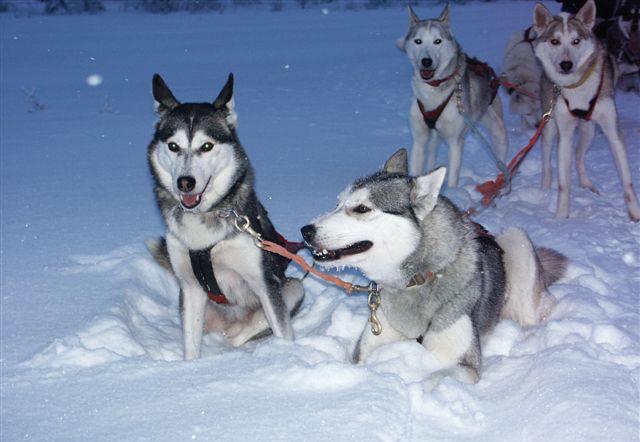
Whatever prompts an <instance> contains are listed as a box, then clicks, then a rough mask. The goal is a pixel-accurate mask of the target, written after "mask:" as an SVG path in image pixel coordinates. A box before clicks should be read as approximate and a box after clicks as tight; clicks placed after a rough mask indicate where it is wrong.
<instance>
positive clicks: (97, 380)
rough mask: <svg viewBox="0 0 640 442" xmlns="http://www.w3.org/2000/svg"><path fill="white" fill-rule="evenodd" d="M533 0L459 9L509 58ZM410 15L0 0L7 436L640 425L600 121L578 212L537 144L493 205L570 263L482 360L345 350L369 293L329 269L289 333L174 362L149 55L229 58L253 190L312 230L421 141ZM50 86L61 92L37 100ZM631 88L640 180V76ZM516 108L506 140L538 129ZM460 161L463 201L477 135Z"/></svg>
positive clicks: (480, 170)
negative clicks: (542, 303) (533, 321)
mask: <svg viewBox="0 0 640 442" xmlns="http://www.w3.org/2000/svg"><path fill="white" fill-rule="evenodd" d="M532 6H533V5H532V4H531V3H528V2H497V3H488V4H486V3H479V2H478V3H471V4H468V5H466V6H453V8H452V21H453V28H454V31H455V34H456V36H457V37H458V39H459V40H460V41H461V43H462V45H463V47H464V48H465V50H466V51H467V52H469V53H470V54H473V55H476V56H478V57H480V58H482V59H485V60H487V61H489V62H490V63H491V64H492V65H493V66H494V67H496V70H498V71H499V69H500V64H501V57H502V55H501V54H502V49H503V47H504V44H505V43H506V41H507V38H508V37H509V35H510V34H511V33H512V32H514V31H515V30H517V29H519V28H523V27H526V26H528V24H529V21H530V17H531V9H532ZM549 7H550V8H552V9H554V10H557V7H558V4H557V3H555V2H549ZM325 12H326V11H325ZM439 12H440V11H439V9H438V10H436V9H429V8H420V9H419V10H418V13H419V14H420V15H423V16H436V15H437V14H438V13H439ZM406 24H407V18H406V13H405V11H403V10H400V9H398V10H379V11H364V12H357V13H353V12H331V13H323V12H322V11H321V10H312V11H306V12H305V11H287V12H285V13H267V12H250V11H235V12H232V13H225V14H222V15H219V14H208V15H189V14H173V15H167V16H160V15H148V14H137V13H130V14H118V13H108V14H103V15H98V16H82V17H53V18H52V17H43V16H39V17H31V18H13V17H12V16H10V15H7V14H4V15H0V29H1V33H2V34H1V40H0V45H1V48H2V54H1V58H2V62H1V69H2V71H1V73H2V77H1V78H2V79H1V81H2V84H1V90H0V93H1V115H0V125H1V126H0V136H1V143H2V146H1V150H2V165H1V167H2V171H1V172H2V173H1V175H2V183H1V184H2V186H1V187H2V199H1V204H2V206H1V212H0V216H1V222H2V226H1V227H2V231H1V241H2V244H1V247H0V259H1V270H2V273H1V285H0V289H1V292H2V294H1V315H2V317H1V324H0V326H1V329H0V331H1V352H2V354H1V361H0V362H1V367H2V380H1V390H2V391H1V397H0V399H1V426H0V439H1V440H3V441H4V440H6V441H13V440H22V439H32V440H56V441H59V440H82V441H86V440H154V441H158V440H163V441H174V440H192V439H200V440H202V439H204V440H214V439H215V440H236V441H251V440H308V441H327V440H334V441H342V440H364V439H373V440H384V441H412V440H413V441H424V440H464V439H474V440H483V441H485V440H490V441H505V440H526V441H585V440H590V441H605V440H606V441H631V440H638V439H639V428H640V423H639V422H640V419H639V407H640V399H639V390H638V385H639V384H638V382H639V377H640V325H639V324H640V315H639V307H638V305H639V304H638V300H639V296H640V295H639V293H640V247H639V244H640V226H638V225H633V224H631V223H630V222H629V221H628V218H627V216H626V211H625V208H624V203H623V199H622V191H621V188H620V184H619V179H618V175H617V173H616V171H615V167H614V164H613V161H612V159H611V155H610V153H609V150H608V147H607V143H606V141H605V139H604V138H603V136H602V135H601V134H599V135H597V136H596V139H595V144H594V146H593V147H592V149H591V151H590V152H589V156H588V169H589V172H590V173H591V175H592V176H593V178H594V182H595V184H596V185H597V186H598V187H599V189H600V191H601V194H602V195H601V196H597V195H594V194H592V193H591V192H589V191H586V190H583V189H579V188H578V187H577V179H576V177H575V176H574V183H575V184H574V188H573V189H572V198H571V203H572V209H571V219H569V220H558V219H555V218H554V216H553V210H554V206H555V198H556V191H555V190H552V191H543V190H541V189H540V187H539V181H540V173H539V169H540V155H539V152H538V151H534V153H533V154H532V156H531V158H529V159H527V161H526V162H525V164H524V167H523V169H522V173H521V174H520V175H519V176H518V177H517V178H516V181H515V186H514V189H513V192H512V193H511V194H510V195H509V196H507V197H505V198H503V199H502V200H500V201H499V202H498V203H497V207H494V208H490V209H488V210H487V211H485V212H484V213H482V214H481V216H479V217H478V221H479V222H481V223H483V224H485V225H486V226H487V227H488V228H489V229H490V230H492V231H495V232H498V231H500V230H501V229H503V228H505V227H506V226H511V225H515V226H521V227H523V228H525V229H526V230H527V231H528V232H529V234H530V235H531V237H532V238H533V240H534V241H535V242H536V243H538V244H541V245H545V246H550V247H554V248H556V249H558V250H560V251H562V252H563V253H565V254H566V255H567V256H568V257H569V258H570V259H571V266H570V269H569V274H568V276H567V277H566V278H565V279H563V280H562V281H561V282H560V283H559V284H557V285H555V286H554V287H553V288H552V293H553V294H554V295H555V296H556V297H557V299H558V304H557V307H556V309H555V311H554V312H553V314H552V316H551V318H550V320H549V321H548V323H545V324H543V325H540V326H537V327H532V328H530V329H521V328H520V327H518V326H517V325H515V324H514V323H512V322H508V321H503V322H502V323H500V324H499V325H498V327H497V329H496V330H495V332H494V333H493V334H492V336H491V337H490V338H489V339H488V341H487V342H486V343H485V346H484V370H483V373H482V379H481V380H480V382H479V383H478V384H477V385H466V384H461V383H459V382H457V381H455V380H453V379H450V378H445V379H443V380H442V381H441V382H440V383H438V384H436V385H433V384H432V383H430V382H429V373H428V369H427V368H426V365H425V361H426V360H427V359H428V357H427V355H426V354H425V351H424V350H423V348H422V347H421V346H420V345H418V344H417V343H399V344H394V345H391V346H388V347H385V348H382V349H381V350H380V351H379V352H378V353H377V354H376V355H375V357H374V358H372V360H371V361H370V362H369V363H368V364H367V365H365V366H353V365H351V364H350V363H349V362H348V355H349V353H350V351H351V350H352V348H353V345H354V342H355V339H356V338H357V336H358V334H359V332H360V330H361V329H362V327H363V325H364V323H365V321H366V316H367V307H366V303H365V299H364V298H363V297H362V296H354V297H351V298H347V296H346V295H344V294H343V293H341V292H339V291H338V290H336V289H334V288H331V287H328V286H326V285H324V284H323V283H321V282H319V281H317V280H314V279H313V278H311V277H308V278H307V279H306V280H305V287H306V293H307V296H306V301H305V303H304V306H303V309H302V311H301V313H300V314H299V316H298V317H297V318H296V319H295V320H294V329H295V331H296V334H297V339H296V341H295V342H286V341H282V340H279V339H275V338H268V339H265V340H263V341H260V342H253V343H250V344H248V345H246V346H244V347H242V348H240V349H233V348H231V347H230V346H229V345H227V344H225V343H224V341H223V340H222V339H221V338H220V337H218V336H215V335H210V336H207V337H206V339H205V345H204V351H203V357H202V358H201V359H200V360H198V361H195V362H183V361H181V353H182V351H181V345H180V342H181V338H180V335H181V332H180V326H179V317H178V306H177V288H176V284H175V282H174V281H172V280H171V278H170V277H169V276H168V275H167V274H166V273H164V272H163V271H162V270H161V269H160V268H159V267H158V266H156V265H155V263H154V262H153V261H152V260H151V259H150V257H149V255H148V254H147V252H146V251H145V249H144V245H143V240H144V239H145V238H148V237H151V236H157V235H159V234H161V232H162V229H163V227H162V223H161V220H160V218H159V215H158V213H157V211H156V208H155V204H154V200H153V197H152V191H151V179H150V177H149V173H148V170H147V165H146V158H145V154H146V144H147V142H148V141H149V139H150V136H151V133H152V124H153V122H154V114H153V106H152V98H151V95H150V86H151V76H152V74H153V73H154V72H160V73H162V74H163V76H164V77H165V79H166V80H167V82H168V83H169V85H170V86H171V87H172V88H173V90H174V92H175V93H176V95H177V96H178V98H180V99H183V100H193V101H205V100H212V99H213V98H214V97H215V95H216V94H217V92H218V91H219V89H220V87H221V86H222V84H223V82H224V79H225V78H226V75H227V73H228V72H229V71H233V72H234V73H235V75H236V105H237V110H238V112H239V118H240V129H239V134H240V138H241V140H242V141H243V144H244V145H245V147H246V149H247V150H248V152H249V154H250V156H251V158H252V161H253V163H254V166H255V168H256V171H257V179H258V192H259V195H260V196H261V198H262V199H263V201H264V203H265V205H266V206H267V208H268V209H269V211H270V215H271V217H272V219H273V221H274V223H275V224H276V226H277V227H278V228H279V230H281V232H282V233H283V234H285V236H287V237H289V238H292V239H295V238H298V235H299V234H298V229H299V227H300V226H302V225H303V224H305V223H306V222H307V221H308V220H310V219H311V218H313V217H314V216H316V215H318V214H320V213H322V212H324V211H326V210H329V209H330V208H332V207H333V205H334V204H335V197H336V195H337V194H338V192H339V191H340V190H341V189H342V188H343V187H344V186H346V185H347V184H348V183H349V182H350V181H351V180H353V179H354V178H356V177H358V176H361V175H363V174H366V173H369V172H372V171H374V170H375V169H376V168H377V167H379V166H380V165H381V164H382V162H383V161H384V159H385V158H386V157H387V156H388V155H389V154H390V153H391V152H393V151H394V150H395V149H396V148H397V147H400V146H409V145H410V134H409V131H408V123H407V110H408V107H409V104H410V87H409V77H410V68H409V65H408V62H407V61H406V60H405V59H404V56H403V55H402V54H401V53H400V52H398V50H397V49H396V48H395V47H394V40H395V39H396V38H397V37H399V36H401V35H402V34H403V32H404V31H405V26H406ZM33 88H35V92H34V93H32V90H33ZM25 91H26V92H25ZM29 96H31V98H28V97H29ZM34 100H36V101H37V102H38V103H39V104H41V105H44V106H45V107H46V108H45V109H44V110H42V111H35V112H30V111H33V110H34V106H35V104H34ZM618 104H619V106H620V127H621V129H622V131H623V133H624V135H625V137H626V139H627V141H628V143H629V146H628V148H629V149H628V150H629V156H630V161H631V168H632V173H633V177H634V181H635V184H636V186H640V173H639V170H640V115H639V114H638V108H639V104H640V100H639V99H638V96H637V95H622V94H621V95H619V96H618ZM507 125H508V127H509V136H510V144H511V145H512V149H511V151H510V154H511V155H512V154H513V153H514V151H515V147H516V146H522V145H524V143H525V142H526V141H527V140H528V138H529V136H530V135H531V134H530V133H529V132H528V131H524V130H522V129H521V128H520V126H519V124H518V119H517V118H514V117H511V116H509V117H508V120H507ZM445 158H446V149H444V148H441V152H440V157H439V159H440V161H441V162H443V163H444V162H445ZM463 165H464V168H463V180H462V184H463V187H462V188H461V189H454V190H448V191H447V194H448V195H450V196H451V197H452V198H454V200H455V201H457V202H458V203H459V204H460V205H462V206H468V205H470V204H472V203H473V202H474V201H477V199H478V195H477V194H476V193H475V191H474V190H473V187H474V185H475V183H477V182H481V181H484V180H486V179H488V178H491V177H492V176H493V175H494V174H495V166H493V165H492V163H491V160H490V158H489V157H488V155H487V153H486V152H485V151H484V150H483V149H482V147H481V145H480V144H479V143H478V142H477V141H476V140H475V139H473V138H469V139H468V142H467V145H466V150H465V157H464V164H463ZM291 271H292V272H293V273H295V272H296V271H297V270H296V269H293V268H292V269H291ZM347 277H350V278H354V277H355V276H353V275H351V276H349V275H347Z"/></svg>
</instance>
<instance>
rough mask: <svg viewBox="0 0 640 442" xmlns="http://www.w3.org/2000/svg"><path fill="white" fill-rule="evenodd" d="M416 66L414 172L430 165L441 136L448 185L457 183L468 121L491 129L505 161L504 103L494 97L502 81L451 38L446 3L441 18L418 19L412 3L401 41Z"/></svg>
mask: <svg viewBox="0 0 640 442" xmlns="http://www.w3.org/2000/svg"><path fill="white" fill-rule="evenodd" d="M397 45H398V47H399V48H400V49H401V50H402V51H404V52H405V53H406V54H407V56H408V58H409V61H410V62H411V65H412V66H413V77H412V79H411V86H412V88H413V95H414V97H413V100H412V103H411V108H410V110H409V121H410V124H411V135H412V137H413V148H412V150H411V174H412V175H419V174H421V173H422V172H423V170H424V148H425V145H426V146H428V150H429V156H428V160H427V169H428V170H432V169H433V167H434V165H435V161H436V150H437V147H438V145H439V144H440V142H441V141H442V140H445V141H446V142H447V144H448V145H449V182H448V183H449V186H457V185H458V178H459V175H460V164H461V162H462V146H463V144H464V138H465V135H466V133H467V131H468V130H469V127H468V126H469V124H470V123H472V124H475V123H477V122H481V123H482V124H483V125H484V126H485V127H486V128H487V129H488V130H489V132H490V133H491V138H492V141H493V145H494V152H495V156H496V157H497V158H498V159H499V160H500V161H504V159H505V156H506V154H507V132H506V129H505V127H504V122H503V120H502V103H501V101H500V99H499V98H497V99H496V93H497V91H498V86H499V82H498V79H497V78H496V76H495V73H494V72H493V70H492V69H491V68H490V67H489V66H488V65H487V64H486V63H482V62H479V61H478V60H475V59H473V58H470V57H468V56H467V55H466V54H465V53H464V52H462V49H461V47H460V45H459V44H458V42H457V41H456V39H455V38H454V37H453V33H452V31H451V26H450V23H449V7H448V6H446V7H445V9H444V11H443V12H442V14H441V15H440V17H439V18H438V19H437V20H420V19H419V18H418V16H417V15H416V14H415V12H414V11H413V9H411V6H409V30H408V32H407V35H406V36H405V37H404V38H403V39H400V40H398V42H397Z"/></svg>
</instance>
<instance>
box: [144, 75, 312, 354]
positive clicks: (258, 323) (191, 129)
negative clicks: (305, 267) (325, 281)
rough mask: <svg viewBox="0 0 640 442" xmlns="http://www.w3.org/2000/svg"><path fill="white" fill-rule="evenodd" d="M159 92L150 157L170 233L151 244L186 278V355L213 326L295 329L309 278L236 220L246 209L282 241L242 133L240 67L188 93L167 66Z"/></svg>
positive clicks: (252, 331) (156, 84) (232, 336)
mask: <svg viewBox="0 0 640 442" xmlns="http://www.w3.org/2000/svg"><path fill="white" fill-rule="evenodd" d="M153 96H154V98H155V102H156V110H157V113H158V122H157V124H156V130H155V134H154V136H153V140H152V141H151V143H150V144H149V150H148V160H149V166H150V168H151V173H152V174H153V178H154V181H155V188H154V190H155V195H156V199H157V203H158V206H159V208H160V211H161V213H162V216H163V218H164V221H165V223H166V226H167V234H166V241H165V240H164V239H161V240H158V241H155V242H152V243H150V244H149V248H150V250H151V251H152V253H153V254H154V255H155V257H156V259H157V260H158V261H159V262H160V263H164V264H165V267H169V268H170V269H171V270H172V271H173V273H174V274H175V276H176V278H177V280H178V284H179V285H180V295H181V311H182V327H183V332H184V357H185V359H194V358H198V357H199V356H200V345H201V341H202V333H203V329H204V330H206V331H219V332H222V333H223V334H224V335H225V336H226V337H227V338H228V339H229V341H230V343H231V344H233V345H235V346H238V345H241V344H243V343H244V342H246V341H247V340H249V339H251V338H253V337H255V336H256V335H260V334H264V333H265V332H266V331H267V330H268V329H269V328H271V330H272V331H273V333H274V334H275V335H276V336H278V337H282V338H286V339H293V330H292V328H291V322H290V315H291V312H292V311H295V310H296V309H297V308H298V306H299V305H300V303H301V301H302V298H303V294H304V293H303V288H302V284H301V283H300V281H299V280H297V279H287V278H285V275H284V271H285V268H286V266H287V264H288V262H287V261H286V260H285V259H283V258H280V257H279V256H277V255H274V254H271V253H268V252H265V251H262V250H261V249H260V248H258V247H257V246H256V245H255V243H254V240H253V238H252V237H251V236H250V235H249V234H247V233H243V232H240V231H239V230H238V229H236V228H235V227H234V221H235V220H236V218H235V215H234V213H237V214H239V216H246V217H247V219H248V220H249V222H250V223H251V227H252V228H253V229H254V230H255V231H257V232H258V233H260V234H261V235H262V237H263V238H264V239H267V240H270V241H276V242H278V235H277V233H276V231H275V230H274V228H273V225H272V224H271V221H270V220H269V217H268V215H267V212H266V211H265V209H264V207H263V206H262V204H261V203H260V201H258V198H257V197H256V193H255V190H254V174H253V169H252V167H251V163H250V162H249V159H248V157H247V154H246V152H245V150H244V149H243V148H242V146H241V145H240V142H239V141H238V136H237V134H236V126H237V115H236V112H235V110H234V100H233V76H232V75H229V79H228V81H227V83H226V84H225V86H224V87H223V88H222V91H221V92H220V94H219V95H218V97H217V98H216V99H215V100H214V101H213V102H211V103H180V102H179V101H178V100H177V99H176V98H175V97H174V96H173V94H172V93H171V91H170V90H169V88H168V87H167V85H166V84H165V82H164V81H163V80H162V78H161V77H160V76H159V75H157V74H156V75H155V76H154V77H153ZM167 258H168V259H167ZM169 264H170V265H169Z"/></svg>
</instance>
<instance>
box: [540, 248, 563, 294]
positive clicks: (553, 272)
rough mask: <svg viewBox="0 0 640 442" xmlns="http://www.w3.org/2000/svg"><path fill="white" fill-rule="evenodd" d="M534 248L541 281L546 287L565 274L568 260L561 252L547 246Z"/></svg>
mask: <svg viewBox="0 0 640 442" xmlns="http://www.w3.org/2000/svg"><path fill="white" fill-rule="evenodd" d="M535 250H536V255H538V259H539V260H540V267H542V269H541V270H542V271H541V273H542V275H541V276H542V282H543V284H544V288H547V287H549V286H550V285H551V284H553V283H555V282H556V281H558V280H559V279H560V278H562V277H563V276H564V275H565V273H566V272H567V263H568V260H567V257H566V256H564V255H563V254H562V253H560V252H558V251H556V250H553V249H549V248H547V247H536V248H535Z"/></svg>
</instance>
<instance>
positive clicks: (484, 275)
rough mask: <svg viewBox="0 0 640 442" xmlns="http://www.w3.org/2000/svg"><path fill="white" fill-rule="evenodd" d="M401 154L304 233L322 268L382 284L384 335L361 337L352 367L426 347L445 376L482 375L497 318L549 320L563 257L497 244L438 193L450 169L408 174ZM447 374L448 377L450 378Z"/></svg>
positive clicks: (513, 232)
mask: <svg viewBox="0 0 640 442" xmlns="http://www.w3.org/2000/svg"><path fill="white" fill-rule="evenodd" d="M407 172H408V165H407V153H406V151H405V150H404V149H402V150H399V151H398V152H396V153H395V154H394V155H393V156H391V158H389V159H388V160H387V162H386V164H385V166H384V167H383V169H382V170H381V171H380V172H377V173H375V174H373V175H371V176H369V177H366V178H362V179H360V180H357V181H356V182H355V183H353V184H352V185H351V186H349V187H348V188H347V189H346V190H345V191H344V192H343V193H342V194H341V195H340V199H339V203H338V207H337V208H336V209H335V210H334V211H333V212H330V213H328V214H326V215H324V216H322V217H320V218H318V219H317V220H315V221H314V222H313V224H309V225H307V226H305V227H303V228H302V235H303V237H304V239H305V241H306V243H307V245H308V246H309V247H310V248H311V250H312V253H313V256H314V258H315V259H316V261H317V262H318V263H319V264H320V265H322V266H325V267H342V266H348V267H356V268H358V269H360V270H361V271H362V272H363V273H364V274H365V275H366V276H367V277H368V278H370V279H371V280H374V281H376V282H377V283H379V284H381V287H382V291H381V302H380V309H379V310H378V319H379V321H380V322H381V325H382V333H381V334H380V335H378V336H375V335H373V334H372V333H371V332H370V331H369V329H368V327H366V328H365V330H364V331H363V332H362V335H361V336H360V339H359V341H358V343H357V344H356V348H355V352H354V361H355V362H360V361H365V360H366V359H367V357H368V356H369V355H370V354H371V353H372V352H373V351H374V350H375V349H376V348H377V347H379V346H381V345H385V344H389V343H391V342H396V341H400V340H413V339H418V340H421V342H422V345H423V346H424V347H425V348H426V349H427V350H428V351H430V352H432V354H433V356H434V357H435V359H436V360H437V361H438V362H439V363H440V364H441V367H440V368H442V369H443V370H449V369H450V370H451V373H452V374H453V375H454V376H455V377H457V378H459V379H461V380H464V381H468V382H476V381H477V380H478V378H479V374H480V366H481V351H480V338H481V337H482V336H483V335H484V334H486V333H487V332H489V331H490V330H491V329H492V328H493V327H494V326H495V324H496V323H497V322H498V320H499V319H500V317H501V316H502V317H506V318H511V319H514V320H516V321H518V322H519V323H520V324H522V325H533V324H536V323H538V322H539V321H540V320H541V319H543V318H544V317H546V315H548V314H549V313H550V310H551V308H552V307H553V304H554V299H553V296H552V295H550V294H549V293H548V292H547V291H546V288H547V287H548V286H549V285H551V284H552V283H553V282H555V281H556V280H558V279H559V278H560V277H562V275H563V274H564V271H565V268H566V259H565V257H564V256H562V255H561V254H559V253H558V252H555V251H553V250H551V249H545V248H537V247H534V245H533V244H532V243H531V241H530V240H529V238H528V237H527V235H526V234H525V233H524V232H523V231H522V230H519V229H514V228H512V229H509V230H507V231H506V232H504V233H503V234H502V235H501V236H499V237H498V238H495V239H494V238H493V237H492V236H491V235H490V234H488V233H487V232H486V231H485V230H484V229H483V228H482V227H481V226H479V225H478V224H476V223H474V222H472V221H470V220H469V219H468V218H465V217H463V216H462V214H461V212H460V211H459V210H458V209H457V208H456V207H455V206H454V205H453V204H452V203H451V202H450V201H449V200H448V199H446V198H445V197H443V196H441V195H440V188H441V187H442V183H443V181H444V176H445V168H439V169H437V170H435V171H433V172H432V173H430V174H428V175H425V176H419V177H415V178H413V177H409V176H408V175H407ZM445 373H446V371H445Z"/></svg>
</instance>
